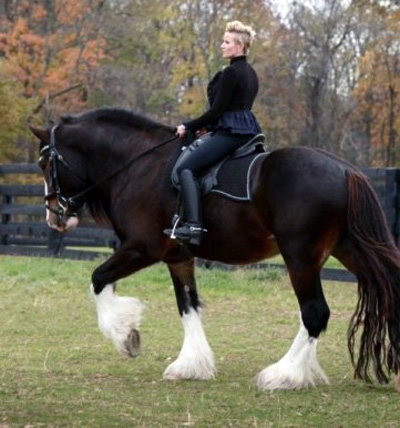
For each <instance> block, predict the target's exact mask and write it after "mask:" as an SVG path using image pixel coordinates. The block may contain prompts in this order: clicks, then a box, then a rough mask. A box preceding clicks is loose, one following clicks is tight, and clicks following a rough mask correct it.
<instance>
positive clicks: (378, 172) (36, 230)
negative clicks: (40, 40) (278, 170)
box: [0, 164, 400, 281]
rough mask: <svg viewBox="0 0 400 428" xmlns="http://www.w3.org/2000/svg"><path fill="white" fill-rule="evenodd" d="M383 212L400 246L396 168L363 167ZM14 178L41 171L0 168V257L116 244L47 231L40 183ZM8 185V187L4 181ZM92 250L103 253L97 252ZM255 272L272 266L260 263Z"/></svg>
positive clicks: (79, 251) (79, 233)
mask: <svg viewBox="0 0 400 428" xmlns="http://www.w3.org/2000/svg"><path fill="white" fill-rule="evenodd" d="M364 172H365V173H366V174H367V175H368V176H369V178H370V180H371V182H372V184H373V186H374V188H375V190H376V192H377V193H378V196H379V198H380V200H381V203H382V205H383V208H384V210H385V212H386V215H387V218H388V222H389V225H390V228H391V230H392V232H393V235H394V237H395V240H396V243H397V245H398V246H399V244H400V169H397V168H377V169H372V168H368V169H365V170H364ZM15 174H19V175H21V174H22V175H24V177H29V174H30V176H31V177H32V175H33V177H34V178H35V180H33V181H34V182H38V174H39V168H38V167H37V165H36V164H13V165H0V177H1V178H2V179H3V182H2V183H0V196H1V198H2V204H1V205H0V214H1V224H0V254H12V255H18V254H19V255H21V254H23V255H32V256H53V257H54V256H58V257H63V258H74V259H93V258H96V257H99V256H100V255H102V254H104V249H107V248H108V252H109V253H110V252H111V251H112V249H114V248H115V247H116V246H117V245H118V239H117V237H116V236H115V234H114V232H113V231H112V230H111V229H103V228H100V227H98V226H96V225H95V224H90V223H89V224H84V225H82V226H80V227H79V228H77V229H75V230H73V231H71V232H69V233H68V234H66V235H64V234H62V233H58V232H57V231H54V230H52V229H50V228H49V227H48V226H47V225H46V223H45V208H44V206H43V185H42V184H12V182H13V180H12V179H11V180H10V177H12V176H13V175H15ZM6 181H7V182H11V184H7V183H5V182H6ZM96 248H98V249H100V248H101V249H102V251H98V250H97V251H96ZM199 264H202V265H206V266H208V267H214V266H217V267H220V268H227V266H226V265H222V264H219V263H214V262H208V261H199ZM254 267H257V268H270V267H276V266H274V265H271V264H265V263H260V264H256V265H254ZM322 278H323V279H332V280H342V281H352V280H354V277H353V276H352V275H351V274H350V273H349V272H348V271H346V270H341V269H324V271H323V272H322Z"/></svg>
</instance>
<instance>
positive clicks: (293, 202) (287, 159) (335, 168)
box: [254, 147, 351, 233]
mask: <svg viewBox="0 0 400 428" xmlns="http://www.w3.org/2000/svg"><path fill="white" fill-rule="evenodd" d="M350 167H351V165H349V164H347V163H346V162H344V161H341V160H340V159H339V158H336V157H335V156H334V155H330V154H329V153H325V152H323V151H319V150H314V149H310V148H306V147H292V148H285V149H278V150H276V151H273V152H271V153H270V155H269V156H267V157H266V158H265V160H264V161H263V162H262V164H261V165H260V168H259V170H258V173H257V177H255V189H254V194H255V201H256V203H257V204H258V206H259V207H260V208H261V209H262V210H263V211H264V212H265V214H266V215H267V216H268V220H269V222H270V225H271V227H272V229H273V230H274V232H275V233H276V232H279V231H280V230H282V231H289V230H293V229H294V228H302V227H310V226H312V225H315V226H317V225H318V224H319V223H322V222H324V221H326V222H331V223H332V222H334V223H341V224H343V223H344V221H345V219H344V216H345V211H346V205H347V186H346V170H347V169H348V168H350Z"/></svg>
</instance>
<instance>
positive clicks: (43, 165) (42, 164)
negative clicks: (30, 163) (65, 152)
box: [38, 156, 47, 169]
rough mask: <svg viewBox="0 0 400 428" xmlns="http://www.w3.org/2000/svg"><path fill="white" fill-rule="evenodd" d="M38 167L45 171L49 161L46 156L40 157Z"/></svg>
mask: <svg viewBox="0 0 400 428" xmlns="http://www.w3.org/2000/svg"><path fill="white" fill-rule="evenodd" d="M38 165H39V168H41V169H45V168H46V165H47V159H46V157H45V156H40V158H39V160H38Z"/></svg>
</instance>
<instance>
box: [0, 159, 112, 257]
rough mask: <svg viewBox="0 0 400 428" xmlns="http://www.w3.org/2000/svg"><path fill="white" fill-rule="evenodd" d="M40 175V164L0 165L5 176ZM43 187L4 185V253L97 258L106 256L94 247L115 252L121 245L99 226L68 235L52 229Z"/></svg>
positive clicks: (0, 231) (0, 190) (0, 189)
mask: <svg viewBox="0 0 400 428" xmlns="http://www.w3.org/2000/svg"><path fill="white" fill-rule="evenodd" d="M39 173H40V170H39V167H38V166H37V165H36V164H12V165H0V176H2V177H8V176H10V175H12V174H18V175H27V174H34V175H35V176H37V177H38V176H39ZM43 187H44V186H43V185H40V184H8V183H7V184H0V196H1V197H2V201H1V204H0V215H1V223H0V254H11V255H17V254H21V255H33V256H58V257H65V258H74V259H93V258H95V257H99V256H100V255H102V254H104V251H92V249H93V248H99V249H100V248H109V249H110V251H112V249H114V248H115V247H116V246H117V245H118V239H117V237H116V235H115V233H114V232H113V230H111V229H105V228H100V227H98V226H96V225H95V224H88V225H86V226H83V227H79V228H78V229H76V230H73V231H71V232H69V233H68V234H62V233H59V232H57V231H55V230H52V229H50V228H49V227H48V226H47V225H46V222H45V216H46V210H45V208H44V205H43V196H44V189H43ZM32 198H33V199H34V201H32ZM76 247H78V248H79V247H81V248H87V249H88V250H79V249H76Z"/></svg>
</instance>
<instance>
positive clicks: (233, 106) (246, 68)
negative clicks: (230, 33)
mask: <svg viewBox="0 0 400 428" xmlns="http://www.w3.org/2000/svg"><path fill="white" fill-rule="evenodd" d="M257 92H258V78H257V74H256V72H255V71H254V69H253V67H251V65H250V64H248V62H247V58H246V56H239V57H236V58H233V59H232V60H231V63H230V65H229V66H228V67H226V68H225V70H224V71H223V72H218V73H217V74H216V75H215V76H214V78H213V79H212V80H211V82H210V83H209V85H208V88H207V93H208V98H209V101H210V106H211V107H210V109H209V110H207V111H206V112H205V113H204V114H202V115H201V116H200V117H198V118H197V119H194V120H191V121H188V122H184V125H185V127H186V129H188V130H189V131H192V132H194V131H197V130H198V129H201V128H204V127H207V126H209V125H213V124H214V123H215V122H216V121H217V120H218V118H219V117H220V116H221V115H222V114H223V113H224V112H227V111H235V110H251V108H252V106H253V103H254V99H255V98H256V95H257Z"/></svg>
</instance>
